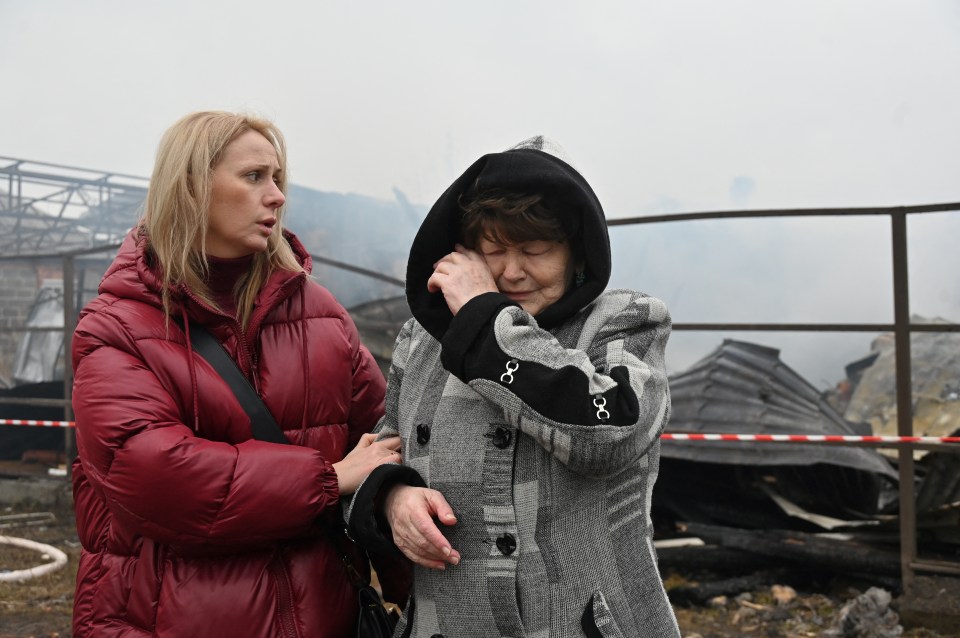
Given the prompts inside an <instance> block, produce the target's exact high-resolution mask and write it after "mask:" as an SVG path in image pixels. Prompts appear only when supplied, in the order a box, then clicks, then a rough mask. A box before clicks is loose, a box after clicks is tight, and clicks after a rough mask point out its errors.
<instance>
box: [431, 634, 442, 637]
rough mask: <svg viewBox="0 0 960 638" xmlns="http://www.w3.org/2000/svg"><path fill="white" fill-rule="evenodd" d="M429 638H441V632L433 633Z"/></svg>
mask: <svg viewBox="0 0 960 638" xmlns="http://www.w3.org/2000/svg"><path fill="white" fill-rule="evenodd" d="M430 638H443V634H433V635H432V636H430Z"/></svg>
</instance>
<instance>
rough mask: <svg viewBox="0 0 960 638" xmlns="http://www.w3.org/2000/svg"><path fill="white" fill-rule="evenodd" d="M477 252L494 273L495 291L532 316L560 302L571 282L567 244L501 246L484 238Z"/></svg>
mask: <svg viewBox="0 0 960 638" xmlns="http://www.w3.org/2000/svg"><path fill="white" fill-rule="evenodd" d="M477 252H479V253H480V255H482V256H483V260H484V261H485V262H487V267H488V268H490V272H491V273H493V279H494V281H495V282H496V284H497V289H498V290H499V291H500V292H502V293H503V294H505V295H506V296H507V297H510V299H512V300H514V301H516V302H517V303H518V304H520V306H521V307H522V308H523V309H524V310H526V311H527V312H529V313H530V314H531V315H533V316H536V315H538V314H540V313H541V312H543V311H544V310H545V309H546V308H547V307H548V306H550V305H551V304H553V303H554V302H556V301H557V300H558V299H560V297H562V296H563V293H565V292H566V291H567V285H568V284H569V282H570V281H571V279H572V278H573V263H572V259H571V258H570V244H568V243H566V242H559V241H549V240H536V241H525V242H520V243H518V244H512V245H509V246H504V245H502V244H499V243H497V242H494V241H491V240H489V239H486V238H483V239H481V240H480V241H479V242H478V244H477Z"/></svg>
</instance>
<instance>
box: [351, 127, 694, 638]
mask: <svg viewBox="0 0 960 638" xmlns="http://www.w3.org/2000/svg"><path fill="white" fill-rule="evenodd" d="M543 148H544V143H543V139H542V138H534V139H532V140H528V141H527V142H526V143H523V144H521V145H520V146H518V147H516V148H514V149H511V150H509V151H506V152H503V153H493V154H490V155H485V156H484V157H481V158H480V159H479V160H478V161H477V162H475V163H474V164H473V165H472V166H471V167H470V168H468V169H467V171H466V172H465V173H464V174H463V175H462V176H461V177H460V178H459V179H457V180H456V181H455V182H454V183H453V185H452V186H450V188H448V189H447V191H446V192H444V193H443V195H441V197H440V199H439V200H438V201H437V203H436V204H435V205H434V206H433V208H432V209H431V211H430V213H429V214H428V215H427V218H426V219H425V221H424V222H423V225H422V226H421V228H420V231H419V233H418V234H417V237H416V239H415V240H414V243H413V247H412V249H411V252H410V260H409V264H408V270H407V296H408V300H409V302H410V307H411V310H412V311H413V315H414V319H412V320H411V321H409V322H408V323H407V324H406V325H405V326H404V327H403V329H402V330H401V332H400V335H399V337H398V339H397V344H396V350H395V352H394V359H393V368H392V370H391V375H390V382H389V384H388V389H387V408H386V415H385V416H384V418H383V420H382V421H381V422H380V425H379V426H378V428H379V432H380V434H381V437H387V436H389V435H392V434H396V435H399V438H400V440H401V441H402V444H403V450H404V458H403V464H402V465H397V464H389V465H383V466H381V467H379V468H377V469H376V470H374V471H373V473H372V474H371V475H370V477H368V478H367V480H366V481H365V482H364V483H363V485H362V486H361V488H360V489H359V490H358V492H357V494H356V496H355V498H354V502H353V505H352V508H351V510H350V512H349V524H350V529H351V531H352V534H353V535H354V537H355V538H358V539H360V541H361V542H362V543H363V544H365V545H366V546H367V548H368V549H369V550H370V551H372V552H384V553H389V552H391V551H394V552H395V551H396V549H395V548H399V549H400V550H401V551H402V552H403V554H405V555H406V556H407V557H408V558H409V559H411V560H412V561H414V562H415V563H416V564H417V569H416V576H415V583H414V593H413V595H412V597H411V600H410V603H409V605H408V606H407V610H406V613H405V615H404V617H403V619H402V620H401V625H400V628H399V629H398V632H397V634H396V635H398V636H413V637H418V638H419V637H423V638H427V637H431V636H444V635H446V636H457V637H458V638H460V637H463V636H478V637H480V636H483V637H489V636H518V637H519V636H540V637H543V638H546V637H548V636H550V637H562V636H584V635H586V636H630V637H634V636H644V637H648V636H654V637H660V636H663V637H666V636H669V637H675V636H679V630H678V628H677V624H676V620H675V618H674V615H673V612H672V610H671V608H670V605H669V603H668V600H667V597H666V594H665V592H664V588H663V585H662V582H661V580H660V577H659V573H658V570H657V565H656V558H655V553H654V548H653V544H652V533H653V532H652V525H651V521H650V516H649V512H650V497H651V492H652V490H653V485H654V481H655V479H656V476H657V469H658V464H659V442H658V437H659V434H660V433H661V431H662V430H663V428H664V426H665V424H666V422H667V419H668V417H669V412H670V398H669V393H668V388H667V376H666V371H665V368H664V348H665V346H666V342H667V338H668V336H669V334H670V318H669V315H668V313H667V309H666V307H665V306H664V304H663V303H662V302H661V301H659V300H657V299H654V298H652V297H648V296H646V295H644V294H641V293H638V292H633V291H630V290H613V291H607V292H604V288H605V286H606V283H607V281H608V279H609V275H610V248H609V239H608V236H607V229H606V222H605V219H604V215H603V209H602V208H601V206H600V203H599V201H598V200H597V198H596V196H595V195H594V193H593V190H592V189H591V188H590V186H589V185H588V184H587V182H586V181H585V180H584V178H583V177H582V176H581V175H580V174H579V173H578V172H577V171H576V170H574V169H573V168H572V167H571V166H570V165H569V164H568V163H566V162H564V161H563V160H561V159H558V158H557V157H555V156H554V155H553V154H551V153H547V152H545V151H544V150H543ZM435 521H436V522H435ZM438 524H439V526H440V527H438ZM441 528H442V529H441Z"/></svg>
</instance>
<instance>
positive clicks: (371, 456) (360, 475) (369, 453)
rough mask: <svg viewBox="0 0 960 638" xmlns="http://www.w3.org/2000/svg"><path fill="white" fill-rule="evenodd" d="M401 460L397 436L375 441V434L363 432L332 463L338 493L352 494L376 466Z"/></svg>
mask: <svg viewBox="0 0 960 638" xmlns="http://www.w3.org/2000/svg"><path fill="white" fill-rule="evenodd" d="M401 460H403V457H402V456H401V454H400V437H399V436H392V437H390V438H387V439H384V440H382V441H377V435H376V434H364V435H363V436H362V437H360V441H359V442H358V443H357V446H356V447H355V448H353V449H352V450H350V453H349V454H347V455H346V456H345V457H343V460H342V461H340V462H339V463H334V464H333V470H334V471H335V472H336V473H337V481H338V482H339V483H340V494H343V495H346V494H353V493H354V492H355V491H356V490H357V488H358V487H360V483H362V482H363V479H365V478H367V475H368V474H370V472H372V471H373V470H374V468H376V467H377V466H379V465H383V464H384V463H399V462H400V461H401Z"/></svg>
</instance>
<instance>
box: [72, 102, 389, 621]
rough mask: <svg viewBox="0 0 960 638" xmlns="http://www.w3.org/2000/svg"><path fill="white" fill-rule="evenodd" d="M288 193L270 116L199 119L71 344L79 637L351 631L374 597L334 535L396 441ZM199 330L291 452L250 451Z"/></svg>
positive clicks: (184, 122)
mask: <svg viewBox="0 0 960 638" xmlns="http://www.w3.org/2000/svg"><path fill="white" fill-rule="evenodd" d="M285 190H286V154H285V151H284V144H283V138H282V137H281V135H280V132H279V131H278V130H277V129H276V127H274V126H273V125H272V124H271V123H269V122H267V121H265V120H261V119H258V118H254V117H247V116H243V115H236V114H233V113H223V112H201V113H193V114H191V115H188V116H186V117H184V118H183V119H181V120H180V121H179V122H177V123H176V124H174V125H173V126H172V127H171V128H170V129H169V130H168V131H167V133H166V135H164V137H163V140H162V141H161V143H160V148H159V151H158V153H157V161H156V165H155V168H154V172H153V177H152V179H151V181H150V189H149V192H148V194H147V201H146V209H145V213H144V218H143V220H142V222H141V223H140V225H139V226H138V228H136V229H135V230H134V231H133V232H132V233H131V234H130V235H129V236H128V237H127V239H126V241H125V242H124V244H123V246H122V247H121V249H120V252H119V254H118V255H117V257H116V260H115V261H114V263H113V265H112V266H111V267H110V268H109V269H108V271H107V273H106V275H105V276H104V278H103V281H102V282H101V284H100V295H99V296H98V297H97V298H96V299H95V300H94V301H92V302H91V303H90V304H89V305H88V306H87V307H86V308H85V309H84V310H83V312H82V313H81V316H80V321H79V324H78V326H77V330H76V334H75V336H74V339H73V366H74V370H75V382H74V389H73V406H74V410H75V412H76V421H77V447H78V450H79V458H78V459H77V462H76V464H75V465H74V468H73V489H74V498H75V506H76V514H77V531H78V533H79V536H80V540H81V542H82V544H83V551H82V553H81V557H80V566H79V570H78V573H77V590H76V596H75V599H74V617H73V631H74V634H73V635H74V636H77V637H83V636H96V637H97V638H104V637H110V636H138V637H146V636H156V637H167V636H169V637H171V638H172V637H178V638H179V637H182V636H198V637H199V636H207V637H212V636H244V637H245V638H255V637H262V638H273V637H275V636H291V637H293V636H303V637H309V638H318V637H320V636H329V637H331V638H333V637H336V638H341V637H342V636H345V635H347V634H349V633H350V632H351V631H352V629H353V626H354V624H355V622H356V607H357V602H356V594H355V593H353V591H352V589H351V585H350V580H349V579H348V576H347V574H346V572H345V570H344V566H343V565H342V564H341V563H340V559H339V556H338V554H337V552H336V550H335V548H334V547H333V546H332V545H331V543H330V541H329V540H328V538H327V535H326V526H325V525H323V524H322V523H321V521H322V520H323V519H325V518H339V501H340V497H341V495H345V494H350V493H352V492H353V490H354V489H355V488H356V487H357V485H358V484H359V482H360V480H361V479H362V478H363V477H364V476H366V475H367V474H368V473H369V472H370V471H371V470H372V469H373V468H374V467H376V466H377V465H379V464H381V463H384V462H386V461H390V460H397V458H398V457H399V454H398V453H397V449H398V442H397V441H385V442H380V443H375V442H373V439H374V438H375V437H374V436H373V435H371V434H365V433H367V432H369V431H370V429H372V428H373V426H374V425H375V423H376V422H377V420H378V419H379V418H380V416H381V415H382V414H383V396H384V380H383V376H382V375H381V374H380V371H379V369H378V367H377V365H376V363H375V362H374V360H373V358H372V357H371V356H370V354H369V353H368V352H367V351H366V349H364V348H363V347H362V346H361V345H360V342H359V339H358V336H357V331H356V328H355V327H354V325H353V322H352V321H351V320H350V317H349V315H347V313H346V311H345V310H344V309H343V308H342V307H341V306H340V304H338V303H337V302H336V300H335V299H334V298H333V297H332V296H331V295H330V293H329V292H327V291H326V290H325V289H323V288H322V287H321V286H319V285H318V284H316V283H315V282H313V281H312V280H310V279H309V277H308V274H309V272H310V265H311V261H310V255H309V254H308V253H307V251H306V250H305V249H304V247H303V246H302V245H301V244H300V242H299V241H298V240H297V238H296V237H295V236H293V235H292V234H290V233H288V232H286V231H284V230H283V205H284V199H285V195H284V193H285ZM201 327H203V328H205V329H206V331H207V332H209V333H210V334H212V335H213V337H214V338H215V339H216V340H217V341H219V342H220V343H221V344H222V345H223V347H224V348H225V349H226V351H227V352H228V354H229V355H230V356H231V357H232V358H233V359H234V361H235V362H236V364H237V366H238V367H239V368H240V369H241V370H242V372H243V374H244V375H245V376H246V378H247V380H248V381H249V382H250V383H251V385H252V386H253V387H254V388H255V389H256V392H257V393H258V394H259V395H260V397H261V398H262V399H263V402H264V403H265V404H266V406H267V407H268V409H269V410H270V412H271V413H272V414H273V417H274V419H275V420H276V422H277V424H278V425H279V426H280V429H281V430H282V431H283V432H282V435H283V436H285V437H286V439H287V441H288V442H289V443H292V444H293V445H286V444H278V443H270V442H265V441H262V440H257V439H254V438H253V437H252V435H251V420H250V418H248V416H247V412H245V410H244V409H243V408H242V407H241V405H240V403H239V402H238V401H237V398H236V397H235V396H234V395H233V393H232V392H231V390H230V388H229V386H228V385H227V384H226V382H225V381H224V380H223V378H221V377H220V376H219V375H218V373H217V371H216V370H214V369H213V368H212V367H211V366H210V365H209V364H208V363H207V362H206V361H204V360H203V359H201V358H200V357H199V356H197V355H196V354H195V353H194V352H193V350H192V346H191V339H190V331H191V329H193V330H195V331H196V330H198V329H200V328H201ZM354 446H356V447H354ZM351 448H353V450H352V451H350V450H351ZM348 452H349V453H348Z"/></svg>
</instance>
